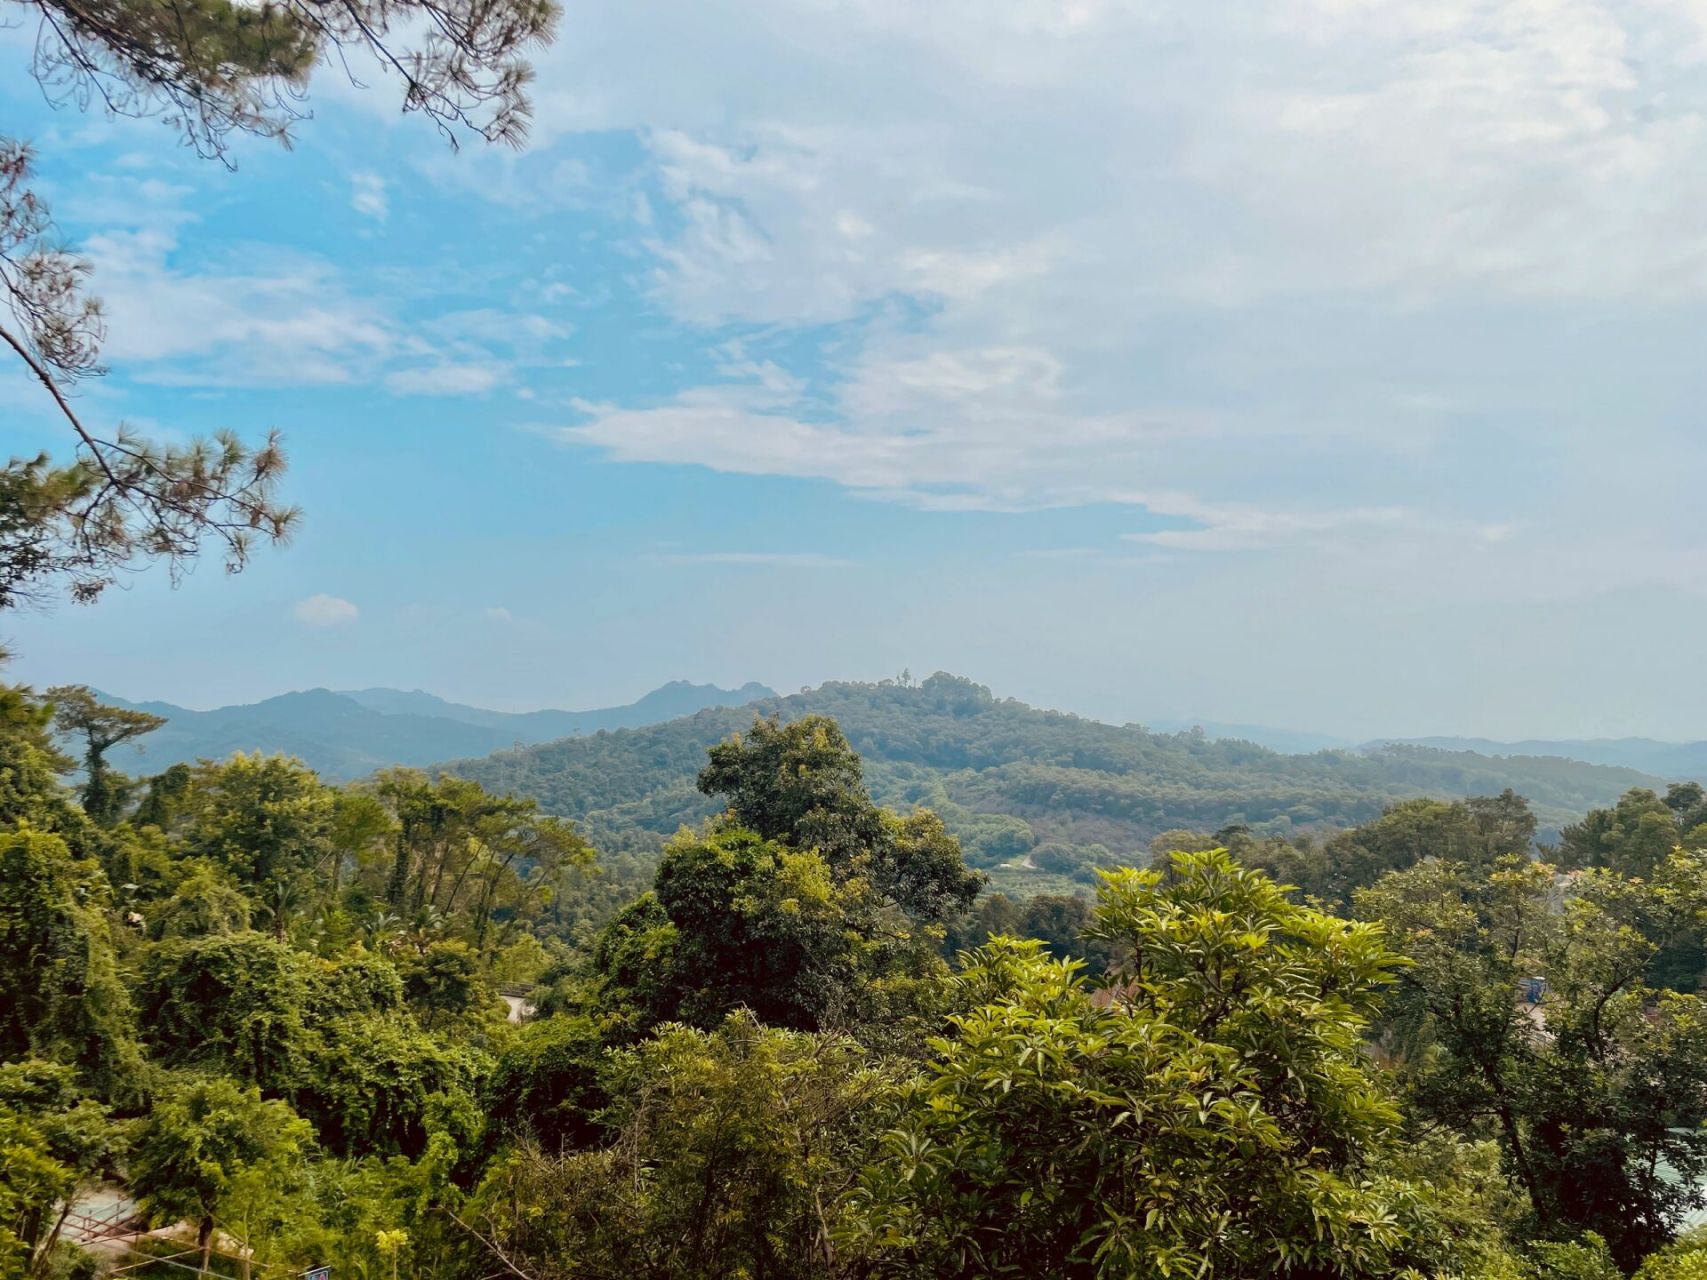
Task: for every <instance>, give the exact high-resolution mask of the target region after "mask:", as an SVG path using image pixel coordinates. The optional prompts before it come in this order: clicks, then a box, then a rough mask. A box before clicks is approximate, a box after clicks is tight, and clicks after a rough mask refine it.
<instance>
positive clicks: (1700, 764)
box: [1152, 720, 1707, 781]
mask: <svg viewBox="0 0 1707 1280" xmlns="http://www.w3.org/2000/svg"><path fill="white" fill-rule="evenodd" d="M1152 727H1160V728H1163V729H1168V730H1184V729H1190V728H1193V727H1196V728H1201V729H1202V730H1203V732H1204V733H1206V734H1208V735H1209V736H1210V737H1211V738H1226V739H1236V740H1239V741H1243V742H1255V743H1257V744H1258V745H1260V746H1264V747H1267V748H1269V750H1271V751H1285V752H1293V753H1297V752H1311V751H1348V750H1359V749H1362V748H1365V747H1374V746H1379V745H1381V744H1383V743H1389V742H1391V743H1400V744H1403V745H1406V746H1417V747H1437V748H1439V749H1440V750H1442V751H1474V752H1476V753H1477V754H1478V755H1484V756H1562V757H1563V758H1565V759H1567V760H1581V761H1583V762H1584V763H1585V764H1604V765H1614V766H1617V767H1619V768H1625V769H1640V770H1641V771H1642V772H1643V773H1651V774H1655V775H1657V776H1659V777H1662V778H1670V779H1678V780H1682V779H1686V778H1694V779H1697V780H1701V781H1707V742H1661V741H1659V740H1658V739H1655V738H1524V739H1520V740H1518V741H1515V742H1503V741H1499V740H1497V739H1494V738H1461V737H1452V736H1440V735H1437V736H1431V737H1421V738H1399V737H1395V738H1377V739H1374V740H1373V741H1366V742H1360V741H1359V740H1357V739H1356V738H1346V737H1342V736H1339V735H1336V734H1331V733H1313V732H1309V731H1306V730H1298V729H1276V728H1272V727H1270V726H1268V725H1254V724H1220V723H1216V722H1213V721H1197V722H1186V721H1183V720H1173V721H1160V722H1158V724H1157V725H1155V726H1152Z"/></svg>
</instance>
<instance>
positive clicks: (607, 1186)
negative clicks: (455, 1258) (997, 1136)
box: [471, 1013, 885, 1280]
mask: <svg viewBox="0 0 1707 1280" xmlns="http://www.w3.org/2000/svg"><path fill="white" fill-rule="evenodd" d="M608 1081H609V1082H608V1088H609V1091H610V1095H611V1098H612V1104H611V1106H610V1108H609V1109H608V1111H607V1112H606V1113H605V1122H606V1124H607V1125H608V1126H609V1128H610V1130H611V1136H610V1139H609V1141H608V1142H607V1143H606V1144H605V1145H604V1146H602V1147H600V1148H599V1149H597V1150H593V1151H585V1152H575V1153H571V1154H567V1155H552V1154H546V1153H542V1152H540V1151H539V1150H537V1149H531V1148H524V1149H522V1150H520V1151H518V1152H517V1153H515V1154H514V1155H512V1156H511V1157H510V1158H509V1159H508V1160H506V1161H505V1162H504V1163H502V1164H501V1165H499V1166H498V1167H497V1168H496V1169H495V1170H494V1171H493V1173H492V1174H491V1175H490V1177H489V1178H488V1180H487V1183H486V1185H485V1186H483V1187H482V1188H481V1191H480V1193H479V1195H478V1196H477V1197H476V1199H475V1202H474V1204H473V1205H472V1206H471V1211H472V1213H473V1214H474V1217H475V1220H476V1221H477V1223H478V1226H479V1229H480V1230H481V1231H482V1233H483V1234H484V1235H486V1236H487V1238H489V1239H491V1240H494V1241H495V1242H497V1243H498V1244H499V1247H500V1248H502V1250H503V1251H504V1253H505V1254H506V1255H507V1256H509V1257H511V1258H512V1259H515V1260H516V1261H517V1262H518V1263H519V1264H520V1265H521V1266H522V1269H523V1270H525V1271H526V1272H527V1273H528V1274H529V1275H532V1276H536V1277H539V1278H540V1280H558V1278H559V1277H563V1278H567V1277H593V1276H617V1275H642V1276H647V1277H657V1278H658V1280H677V1278H679V1280H689V1278H690V1277H708V1276H769V1277H775V1278H776V1280H793V1278H799V1280H807V1278H808V1277H811V1278H813V1280H817V1278H820V1277H829V1276H836V1275H841V1274H851V1273H850V1272H848V1271H846V1270H845V1260H844V1259H843V1258H842V1257H841V1255H840V1253H839V1250H838V1246H837V1241H836V1233H835V1231H834V1227H835V1213H836V1206H837V1204H838V1202H839V1200H840V1198H841V1196H842V1195H843V1193H844V1192H845V1191H846V1190H847V1189H848V1188H849V1186H850V1185H851V1182H852V1178H853V1171H854V1170H855V1169H857V1168H858V1167H859V1164H860V1160H861V1157H862V1155H863V1153H864V1151H865V1150H866V1148H867V1143H868V1141H869V1136H870V1127H871V1119H872V1117H873V1114H874V1113H873V1108H872V1103H873V1102H874V1101H875V1100H876V1099H877V1098H879V1097H880V1096H881V1094H882V1092H883V1090H884V1087H885V1079H884V1077H883V1075H882V1074H881V1073H880V1072H878V1071H876V1070H874V1069H873V1068H871V1067H870V1066H869V1065H868V1064H867V1062H866V1059H865V1057H864V1055H863V1054H862V1053H861V1052H860V1050H859V1049H858V1048H857V1046H855V1045H854V1044H853V1043H852V1042H850V1041H847V1040H842V1039H838V1038H835V1037H832V1036H825V1035H813V1034H807V1033H801V1032H788V1031H781V1030H776V1029H771V1028H766V1027H764V1026H762V1025H760V1024H759V1022H758V1021H757V1020H755V1019H754V1018H753V1016H752V1015H751V1014H747V1013H738V1014H734V1015H731V1017H730V1018H729V1020H728V1021H727V1022H726V1023H724V1024H723V1025H722V1026H720V1027H718V1028H717V1029H716V1030H715V1031H696V1030H690V1029H687V1028H682V1027H670V1028H666V1029H664V1030H663V1031H661V1032H660V1033H659V1035H658V1036H657V1037H656V1038H654V1039H652V1040H649V1041H647V1042H646V1043H645V1044H642V1045H640V1046H638V1047H637V1048H635V1049H633V1050H629V1051H626V1052H623V1053H619V1054H617V1055H615V1057H614V1058H613V1059H612V1062H611V1065H610V1069H609V1077H608Z"/></svg>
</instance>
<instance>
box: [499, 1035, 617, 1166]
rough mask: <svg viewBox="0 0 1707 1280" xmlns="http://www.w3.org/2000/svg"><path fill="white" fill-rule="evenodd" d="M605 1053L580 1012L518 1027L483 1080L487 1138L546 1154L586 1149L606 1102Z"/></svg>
mask: <svg viewBox="0 0 1707 1280" xmlns="http://www.w3.org/2000/svg"><path fill="white" fill-rule="evenodd" d="M605 1049H606V1038H605V1034H604V1032H603V1031H602V1030H601V1029H600V1027H599V1025H598V1024H597V1023H596V1022H594V1021H593V1019H591V1018H589V1017H587V1016H586V1015H584V1014H561V1015H558V1016H556V1017H546V1018H541V1019H539V1020H538V1021H535V1022H533V1023H530V1024H529V1025H527V1026H525V1027H523V1028H522V1032H521V1034H520V1035H519V1036H517V1037H516V1039H515V1040H514V1041H513V1042H512V1043H511V1044H510V1045H509V1046H508V1047H506V1048H505V1050H504V1052H503V1053H502V1055H500V1057H499V1058H498V1063H497V1066H496V1067H494V1068H493V1071H492V1075H491V1077H490V1078H489V1079H488V1080H487V1082H486V1090H485V1095H484V1099H483V1101H484V1109H485V1112H486V1119H487V1123H488V1124H489V1125H490V1126H491V1127H492V1130H493V1136H494V1137H501V1138H504V1139H507V1140H509V1141H512V1142H513V1141H528V1142H532V1143H534V1144H537V1145H538V1147H539V1148H540V1149H541V1150H543V1151H545V1152H550V1153H558V1152H563V1151H567V1150H570V1149H572V1148H576V1147H585V1146H590V1145H591V1144H592V1143H593V1142H594V1140H595V1139H597V1138H598V1137H599V1136H600V1135H601V1134H602V1133H603V1132H604V1126H603V1125H602V1124H601V1123H600V1122H599V1120H598V1119H597V1117H598V1115H599V1113H600V1112H601V1111H603V1110H604V1108H605V1106H606V1105H607V1103H608V1102H609V1096H608V1095H607V1094H606V1093H605V1091H604V1085H603V1083H602V1081H601V1078H600V1077H601V1074H602V1072H603V1070H604V1063H605Z"/></svg>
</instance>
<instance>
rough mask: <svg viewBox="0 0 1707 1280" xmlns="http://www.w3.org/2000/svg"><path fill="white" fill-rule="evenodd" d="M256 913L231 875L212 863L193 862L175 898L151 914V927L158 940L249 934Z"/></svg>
mask: <svg viewBox="0 0 1707 1280" xmlns="http://www.w3.org/2000/svg"><path fill="white" fill-rule="evenodd" d="M253 911H254V905H253V903H251V902H250V900H249V899H248V898H247V897H246V896H245V895H244V893H243V891H242V890H241V889H240V888H238V887H237V884H236V882H235V881H234V880H233V879H232V877H231V873H230V872H228V871H226V870H225V869H224V868H222V867H219V866H217V865H215V864H214V863H211V862H192V863H190V864H189V865H188V867H187V868H186V872H185V875H184V877H183V879H181V880H179V881H178V885H177V887H176V888H175V889H174V890H173V891H172V896H171V897H170V898H168V899H167V900H166V901H165V902H163V903H161V904H160V905H159V906H158V907H156V908H155V909H154V910H153V911H152V912H151V913H150V915H151V917H152V918H151V919H150V920H149V925H150V930H151V932H152V933H153V935H154V936H155V937H157V938H199V937H203V936H206V935H208V934H228V933H247V932H248V930H249V918H250V915H251V913H252V912H253Z"/></svg>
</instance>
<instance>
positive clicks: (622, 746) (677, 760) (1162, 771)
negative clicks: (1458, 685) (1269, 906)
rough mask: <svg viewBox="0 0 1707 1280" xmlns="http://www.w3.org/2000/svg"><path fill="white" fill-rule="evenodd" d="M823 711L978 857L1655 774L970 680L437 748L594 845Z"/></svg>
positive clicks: (1540, 810)
mask: <svg viewBox="0 0 1707 1280" xmlns="http://www.w3.org/2000/svg"><path fill="white" fill-rule="evenodd" d="M755 712H758V713H761V714H765V715H773V714H774V715H778V716H780V717H781V718H782V719H783V720H785V721H787V720H793V719H797V718H799V717H800V716H804V715H808V714H813V713H819V714H823V715H828V716H833V717H834V718H835V719H836V720H837V721H838V722H839V723H840V724H841V726H842V728H843V730H844V731H845V732H846V733H847V735H848V738H849V739H850V740H851V742H852V744H853V746H854V748H855V749H856V750H857V751H858V752H859V753H860V755H861V757H862V758H863V759H864V761H865V766H866V771H867V775H868V778H869V781H870V784H871V787H872V790H873V792H874V794H875V795H876V796H877V798H878V799H880V800H881V801H883V802H884V803H887V804H892V805H897V806H908V805H913V804H926V805H929V806H930V807H932V808H934V809H936V810H937V811H938V812H939V813H941V814H942V815H943V817H944V819H945V820H946V821H947V822H948V824H949V826H950V827H951V829H953V830H954V831H955V833H956V834H957V835H959V836H960V837H961V839H962V840H963V842H964V843H965V846H966V851H967V856H968V858H969V860H970V861H972V862H974V863H976V864H978V865H982V866H993V865H997V864H999V863H1002V862H1007V861H1011V860H1014V859H1025V858H1026V857H1027V855H1028V854H1029V853H1031V852H1033V851H1036V850H1038V849H1039V847H1041V848H1042V849H1048V848H1049V847H1051V846H1063V845H1064V846H1067V847H1069V848H1070V849H1081V850H1082V849H1085V848H1094V847H1095V846H1102V847H1103V849H1104V850H1106V851H1108V852H1109V853H1112V854H1113V855H1116V856H1117V857H1124V856H1126V855H1128V854H1130V853H1132V852H1133V851H1134V850H1140V849H1143V848H1144V847H1145V846H1146V845H1147V844H1148V842H1149V840H1150V839H1151V838H1152V837H1153V836H1155V835H1157V834H1159V833H1161V832H1163V831H1167V830H1171V829H1177V828H1191V829H1196V830H1204V831H1214V830H1216V829H1218V828H1220V827H1223V826H1226V825H1228V824H1232V823H1244V824H1247V825H1249V826H1251V827H1252V828H1255V829H1257V830H1259V831H1262V832H1272V833H1276V834H1291V833H1297V832H1301V831H1309V830H1312V829H1317V828H1329V827H1335V828H1337V827H1343V826H1349V825H1352V824H1355V823H1359V822H1363V821H1367V820H1368V819H1370V818H1372V817H1374V816H1376V815H1377V814H1379V813H1380V811H1381V809H1382V808H1383V807H1384V806H1385V805H1386V804H1388V803H1389V802H1391V801H1394V800H1398V799H1403V798H1405V797H1408V796H1417V795H1434V796H1442V797H1456V796H1466V795H1484V794H1495V793H1498V792H1500V791H1502V790H1504V789H1505V788H1507V787H1510V788H1512V789H1513V790H1515V791H1517V792H1519V793H1520V794H1522V795H1524V796H1526V797H1528V798H1529V800H1530V802H1531V803H1532V805H1533V806H1534V809H1535V811H1536V813H1537V815H1538V817H1539V818H1540V821H1541V824H1542V827H1543V830H1544V832H1545V831H1547V830H1552V829H1556V828H1558V827H1559V826H1561V825H1563V824H1564V823H1566V822H1569V821H1574V820H1576V819H1577V818H1580V817H1581V816H1582V814H1583V813H1584V811H1586V810H1587V809H1589V808H1591V807H1593V806H1598V805H1607V804H1610V803H1612V802H1613V801H1614V800H1616V799H1617V798H1618V796H1619V795H1620V794H1621V793H1623V792H1624V791H1625V790H1627V789H1628V788H1630V787H1638V786H1655V785H1659V780H1658V779H1656V778H1653V777H1650V776H1649V775H1646V774H1643V773H1640V772H1638V771H1636V770H1633V769H1623V768H1611V767H1606V766H1601V765H1590V764H1582V763H1579V762H1577V761H1573V760H1564V759H1555V758H1546V757H1533V758H1530V757H1511V756H1507V757H1501V758H1497V759H1496V758H1490V757H1487V756H1482V755H1478V754H1476V753H1474V752H1469V751H1441V750H1435V749H1431V748H1426V747H1417V746H1393V747H1381V748H1375V749H1370V750H1364V751H1357V752H1348V751H1323V752H1318V753H1316V754H1313V755H1283V754H1280V753H1278V752H1274V751H1270V750H1268V749H1266V748H1264V747H1259V746H1256V745H1255V744H1252V743H1248V742H1239V741H1232V740H1226V739H1220V740H1217V739H1211V738H1208V737H1206V736H1204V735H1203V734H1201V733H1192V732H1186V733H1174V734H1158V733H1152V732H1150V731H1148V730H1146V729H1144V728H1142V727H1140V726H1137V725H1127V726H1123V727H1122V726H1115V725H1109V724H1102V723H1100V722H1098V721H1095V720H1086V719H1083V718H1081V717H1078V716H1074V715H1068V714H1065V713H1062V712H1058V711H1042V710H1038V709H1037V708H1035V707H1030V706H1027V705H1025V704H1024V703H1021V702H1016V701H1013V700H1012V699H997V698H995V697H992V696H991V694H990V692H989V690H987V689H985V688H983V687H982V686H980V685H977V684H974V683H972V682H971V681H969V680H963V679H960V678H957V677H954V676H948V675H940V674H939V675H935V676H932V677H931V678H930V679H929V680H926V681H924V683H923V684H920V685H902V684H900V683H896V682H891V681H885V682H883V683H880V684H853V683H833V684H826V685H823V686H822V687H820V688H817V689H813V690H809V691H806V692H802V693H799V694H792V695H790V696H788V697H782V698H771V699H765V700H763V701H760V702H757V703H755V704H753V705H752V706H750V707H745V708H719V709H715V710H706V711H701V712H700V713H698V714H697V715H693V716H688V717H685V718H682V719H678V720H671V721H668V722H667V723H664V724H658V725H653V726H650V727H648V728H643V729H634V730H625V731H619V732H612V733H599V734H594V735H591V736H588V737H583V738H575V739H567V740H564V741H560V742H552V743H546V744H544V745H540V746H533V747H528V748H524V749H518V750H510V751H501V752H499V753H497V754H495V755H492V756H488V757H485V758H483V759H467V760H460V761H456V762H454V763H450V764H447V765H444V766H443V768H444V769H445V770H446V771H447V772H453V773H457V774H460V775H463V776H465V777H469V778H473V779H476V780H477V781H479V782H481V783H484V784H485V785H486V786H488V787H490V788H493V789H497V790H505V791H513V792H516V793H517V794H520V795H525V796H531V797H535V798H537V799H538V800H539V801H540V802H541V803H542V804H543V805H544V806H545V807H546V808H547V809H549V810H550V811H552V812H554V813H557V814H560V815H563V816H566V817H571V818H574V819H576V820H577V821H578V822H580V823H581V824H582V827H583V829H584V830H585V832H586V834H587V836H588V838H589V839H590V840H592V842H593V843H594V844H595V846H597V847H600V848H603V849H606V850H611V851H618V850H627V851H636V852H638V851H642V850H648V849H656V848H658V847H659V846H660V845H661V844H662V843H663V841H664V839H665V838H666V837H667V836H668V835H669V834H670V833H672V832H674V831H675V830H676V829H677V827H679V826H680V825H681V824H683V823H691V822H694V821H697V820H698V819H700V818H703V817H705V816H706V815H707V814H709V813H710V812H712V810H713V808H714V805H713V802H712V801H710V800H708V799H707V798H706V797H704V796H701V795H700V794H699V793H698V792H697V791H696V790H695V789H694V777H695V774H696V773H697V771H698V770H699V768H700V767H701V766H702V765H703V764H704V762H705V751H706V748H707V747H708V746H710V745H711V744H713V743H715V742H717V741H719V740H721V739H723V738H725V737H727V736H728V735H730V734H731V733H734V732H736V731H737V730H740V729H743V728H745V727H746V726H748V725H749V724H751V722H752V719H753V716H754V713H755Z"/></svg>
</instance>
